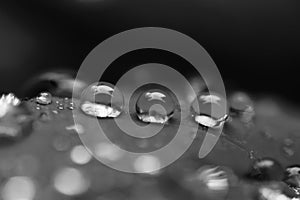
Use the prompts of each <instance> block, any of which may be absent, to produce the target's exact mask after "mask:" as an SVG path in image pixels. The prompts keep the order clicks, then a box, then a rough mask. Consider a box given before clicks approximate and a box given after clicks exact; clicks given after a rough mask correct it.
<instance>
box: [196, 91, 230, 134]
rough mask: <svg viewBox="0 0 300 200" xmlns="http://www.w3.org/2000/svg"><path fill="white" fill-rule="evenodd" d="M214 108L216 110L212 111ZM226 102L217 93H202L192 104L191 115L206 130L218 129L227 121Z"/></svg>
mask: <svg viewBox="0 0 300 200" xmlns="http://www.w3.org/2000/svg"><path fill="white" fill-rule="evenodd" d="M212 106H214V110H213V111H212ZM224 108H226V109H227V107H226V100H225V99H224V98H223V97H221V96H220V95H218V94H215V93H201V94H199V95H198V96H197V97H196V99H195V100H194V101H193V102H192V105H191V114H192V117H193V119H194V120H195V122H197V123H198V124H200V125H201V126H203V127H206V128H218V127H220V126H221V125H222V124H223V123H224V122H225V121H226V119H227V117H228V115H227V111H225V112H224V110H225V109H224Z"/></svg>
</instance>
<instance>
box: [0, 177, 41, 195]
mask: <svg viewBox="0 0 300 200" xmlns="http://www.w3.org/2000/svg"><path fill="white" fill-rule="evenodd" d="M0 194H1V196H2V198H3V200H16V199H24V200H32V199H34V197H35V194H36V185H35V183H34V181H33V180H32V179H31V178H29V177H26V176H15V177H12V178H10V179H9V180H8V181H7V182H6V183H5V185H4V187H3V188H2V192H1V193H0Z"/></svg>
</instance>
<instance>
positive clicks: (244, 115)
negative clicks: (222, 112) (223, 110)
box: [229, 92, 255, 123]
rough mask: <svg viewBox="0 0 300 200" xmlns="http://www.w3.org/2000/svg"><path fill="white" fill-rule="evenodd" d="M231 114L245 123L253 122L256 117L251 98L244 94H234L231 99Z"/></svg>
mask: <svg viewBox="0 0 300 200" xmlns="http://www.w3.org/2000/svg"><path fill="white" fill-rule="evenodd" d="M229 103H230V113H231V115H233V116H237V117H239V118H240V119H241V121H243V122H245V123H249V122H251V120H252V118H253V117H254V115H255V112H254V106H253V102H252V100H251V98H250V97H249V96H248V95H247V94H246V93H243V92H237V93H234V94H233V95H232V96H231V97H230V98H229Z"/></svg>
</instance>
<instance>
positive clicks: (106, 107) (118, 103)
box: [80, 82, 124, 118]
mask: <svg viewBox="0 0 300 200" xmlns="http://www.w3.org/2000/svg"><path fill="white" fill-rule="evenodd" d="M82 100H83V103H82V104H81V107H80V108H81V110H82V111H83V112H84V113H85V114H87V115H90V116H94V117H98V118H115V117H118V116H119V115H120V114H121V112H122V109H123V106H124V97H123V94H122V93H121V92H120V91H119V89H118V88H116V87H115V86H113V85H112V84H109V83H105V82H100V83H97V84H94V85H92V86H90V87H89V88H87V90H85V91H84V95H83V98H82Z"/></svg>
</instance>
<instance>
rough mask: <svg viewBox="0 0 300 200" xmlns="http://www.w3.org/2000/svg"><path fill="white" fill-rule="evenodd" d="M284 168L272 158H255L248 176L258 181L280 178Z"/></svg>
mask: <svg viewBox="0 0 300 200" xmlns="http://www.w3.org/2000/svg"><path fill="white" fill-rule="evenodd" d="M283 176H284V170H283V168H282V166H281V164H280V163H279V162H278V161H276V160H274V159H272V158H262V159H257V160H255V162H254V163H253V165H252V168H251V170H250V173H249V174H248V177H249V178H251V179H255V180H258V181H274V180H278V181H280V180H282V178H283Z"/></svg>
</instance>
